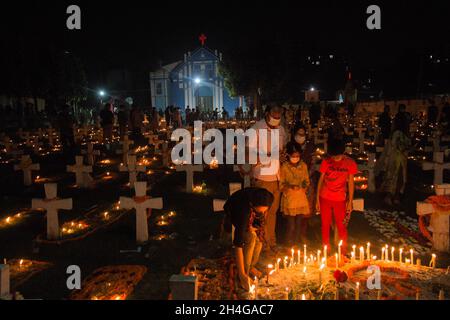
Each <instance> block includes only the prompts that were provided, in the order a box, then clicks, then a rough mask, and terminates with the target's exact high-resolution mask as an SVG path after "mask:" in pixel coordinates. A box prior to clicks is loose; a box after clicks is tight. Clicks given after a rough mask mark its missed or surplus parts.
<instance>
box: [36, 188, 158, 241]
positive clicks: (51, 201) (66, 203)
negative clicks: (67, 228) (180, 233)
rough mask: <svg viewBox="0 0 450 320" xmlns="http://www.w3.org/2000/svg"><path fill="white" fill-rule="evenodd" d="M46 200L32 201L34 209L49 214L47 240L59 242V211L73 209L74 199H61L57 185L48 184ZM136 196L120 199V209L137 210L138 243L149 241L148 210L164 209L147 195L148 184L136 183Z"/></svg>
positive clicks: (155, 199)
mask: <svg viewBox="0 0 450 320" xmlns="http://www.w3.org/2000/svg"><path fill="white" fill-rule="evenodd" d="M44 188H45V199H32V201H31V208H32V209H43V210H45V211H46V212H47V214H46V216H47V239H48V240H57V239H58V238H59V236H60V228H59V219H58V210H60V209H64V210H70V209H72V198H68V199H59V198H58V197H57V184H56V183H46V184H44ZM134 188H135V194H136V196H135V197H133V198H128V197H120V209H135V210H136V241H137V242H138V243H144V242H146V241H148V223H147V214H146V210H147V209H162V207H163V200H162V198H150V197H148V196H147V195H146V193H147V182H145V181H143V182H135V183H134Z"/></svg>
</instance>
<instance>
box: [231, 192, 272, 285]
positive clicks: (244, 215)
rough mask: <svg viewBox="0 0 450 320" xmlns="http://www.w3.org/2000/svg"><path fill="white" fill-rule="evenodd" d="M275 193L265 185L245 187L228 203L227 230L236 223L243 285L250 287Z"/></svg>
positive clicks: (239, 271) (240, 275)
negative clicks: (264, 186) (267, 215)
mask: <svg viewBox="0 0 450 320" xmlns="http://www.w3.org/2000/svg"><path fill="white" fill-rule="evenodd" d="M272 202H273V195H272V194H271V193H270V192H269V191H267V190H266V189H263V188H245V189H242V190H239V191H237V192H235V193H233V195H232V196H230V198H228V200H227V202H226V203H225V205H224V210H225V217H226V224H225V225H226V230H227V231H231V225H232V226H234V228H235V231H234V240H233V246H234V248H235V249H234V252H235V257H236V265H237V269H238V274H239V280H240V284H241V286H242V287H243V288H244V289H246V290H248V289H249V286H250V278H249V276H250V275H252V276H257V275H260V272H259V271H258V270H257V269H256V268H255V265H256V264H257V263H258V260H259V255H260V253H261V249H262V246H263V242H264V224H265V219H266V214H267V211H268V209H269V208H270V206H271V205H272Z"/></svg>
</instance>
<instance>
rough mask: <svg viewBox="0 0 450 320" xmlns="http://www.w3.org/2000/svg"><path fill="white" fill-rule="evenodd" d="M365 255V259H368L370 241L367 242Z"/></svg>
mask: <svg viewBox="0 0 450 320" xmlns="http://www.w3.org/2000/svg"><path fill="white" fill-rule="evenodd" d="M366 256H367V259H369V260H370V242H367V247H366Z"/></svg>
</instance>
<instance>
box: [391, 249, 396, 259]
mask: <svg viewBox="0 0 450 320" xmlns="http://www.w3.org/2000/svg"><path fill="white" fill-rule="evenodd" d="M394 251H395V247H391V261H392V262H395V257H394Z"/></svg>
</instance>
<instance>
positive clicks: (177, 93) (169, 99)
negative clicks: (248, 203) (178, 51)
mask: <svg viewBox="0 0 450 320" xmlns="http://www.w3.org/2000/svg"><path fill="white" fill-rule="evenodd" d="M202 39H203V40H202ZM205 39H206V37H204V36H203V35H202V36H201V37H200V41H201V43H202V46H201V47H200V48H198V49H196V50H195V51H193V52H190V51H189V52H187V53H185V54H184V60H183V61H177V62H173V63H170V64H167V65H164V66H162V67H161V68H159V69H158V70H156V71H154V72H150V91H151V98H152V106H153V107H156V108H157V109H158V110H165V108H166V107H167V106H171V105H172V106H175V107H180V108H181V110H182V111H184V110H185V108H186V107H187V106H189V107H190V108H191V109H192V108H193V107H197V106H198V107H199V108H200V110H201V111H213V110H214V109H218V111H219V112H222V109H223V108H224V109H225V110H227V112H228V114H229V115H232V114H234V110H235V109H236V108H237V107H238V106H242V107H245V105H244V103H245V101H244V98H243V97H231V96H230V95H229V92H228V90H227V89H226V88H225V86H224V79H223V77H222V76H221V75H220V73H219V63H220V62H221V61H222V53H219V52H218V51H217V50H215V51H214V52H213V51H211V50H210V49H208V48H206V47H205V46H204V40H205Z"/></svg>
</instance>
